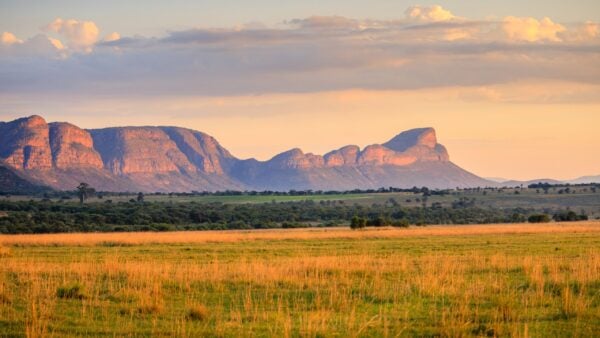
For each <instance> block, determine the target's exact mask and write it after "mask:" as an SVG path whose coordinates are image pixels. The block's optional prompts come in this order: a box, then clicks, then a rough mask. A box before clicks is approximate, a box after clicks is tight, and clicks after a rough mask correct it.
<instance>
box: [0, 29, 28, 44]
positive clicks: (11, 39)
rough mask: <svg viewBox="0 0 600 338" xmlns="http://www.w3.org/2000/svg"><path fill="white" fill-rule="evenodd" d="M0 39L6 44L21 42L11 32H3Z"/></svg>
mask: <svg viewBox="0 0 600 338" xmlns="http://www.w3.org/2000/svg"><path fill="white" fill-rule="evenodd" d="M0 41H1V42H2V44H3V45H7V46H10V45H14V44H20V43H23V40H21V39H18V38H17V37H16V36H15V35H14V34H13V33H11V32H3V33H2V35H1V36H0Z"/></svg>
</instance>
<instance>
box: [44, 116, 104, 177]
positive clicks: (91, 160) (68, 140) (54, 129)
mask: <svg viewBox="0 0 600 338" xmlns="http://www.w3.org/2000/svg"><path fill="white" fill-rule="evenodd" d="M48 126H49V142H50V149H51V151H52V163H53V166H54V167H56V168H59V169H71V168H78V167H89V168H98V169H101V168H102V167H103V164H102V159H101V158H100V154H98V152H96V150H94V141H92V137H91V136H90V134H89V133H88V132H87V131H85V130H83V129H81V128H79V127H77V126H74V125H72V124H70V123H64V122H57V123H50V124H49V125H48Z"/></svg>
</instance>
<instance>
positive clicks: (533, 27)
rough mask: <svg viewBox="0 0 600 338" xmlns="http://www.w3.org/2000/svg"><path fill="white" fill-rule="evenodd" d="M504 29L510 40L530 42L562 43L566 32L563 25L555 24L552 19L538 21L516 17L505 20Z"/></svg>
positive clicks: (508, 17)
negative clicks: (563, 34)
mask: <svg viewBox="0 0 600 338" xmlns="http://www.w3.org/2000/svg"><path fill="white" fill-rule="evenodd" d="M502 29H503V30H504V33H505V34H506V36H507V38H508V39H509V40H512V41H528V42H536V41H553V42H557V41H562V38H561V37H560V34H561V33H563V32H565V31H566V28H565V27H564V26H563V25H561V24H558V23H555V22H553V21H552V20H550V18H543V19H542V20H537V19H535V18H529V17H527V18H519V17H514V16H507V17H506V18H504V20H503V22H502Z"/></svg>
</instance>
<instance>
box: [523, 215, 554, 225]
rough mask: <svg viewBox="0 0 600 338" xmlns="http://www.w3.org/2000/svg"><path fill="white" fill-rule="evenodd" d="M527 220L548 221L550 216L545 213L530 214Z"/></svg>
mask: <svg viewBox="0 0 600 338" xmlns="http://www.w3.org/2000/svg"><path fill="white" fill-rule="evenodd" d="M527 221H528V222H529V223H548V222H550V216H548V215H546V214H539V215H531V216H529V218H528V219H527Z"/></svg>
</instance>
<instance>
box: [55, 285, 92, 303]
mask: <svg viewBox="0 0 600 338" xmlns="http://www.w3.org/2000/svg"><path fill="white" fill-rule="evenodd" d="M56 296H57V297H58V298H64V299H84V298H85V292H84V287H83V285H81V284H79V283H74V284H70V285H65V286H61V287H59V288H58V289H56Z"/></svg>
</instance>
